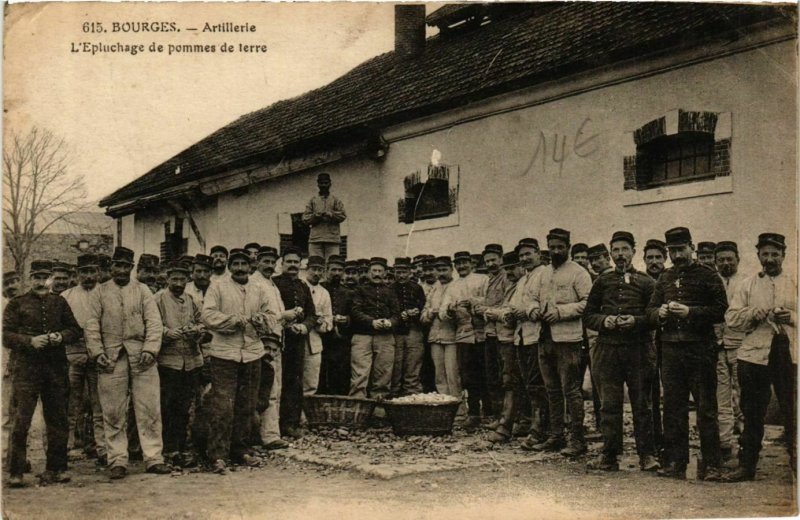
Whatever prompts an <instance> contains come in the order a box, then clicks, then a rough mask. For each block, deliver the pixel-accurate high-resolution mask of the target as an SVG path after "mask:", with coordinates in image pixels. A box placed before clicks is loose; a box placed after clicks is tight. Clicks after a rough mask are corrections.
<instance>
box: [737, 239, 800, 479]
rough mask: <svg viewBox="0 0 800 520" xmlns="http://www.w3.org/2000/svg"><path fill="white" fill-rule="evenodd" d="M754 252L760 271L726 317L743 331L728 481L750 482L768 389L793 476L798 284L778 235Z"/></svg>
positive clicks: (783, 241)
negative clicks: (738, 411)
mask: <svg viewBox="0 0 800 520" xmlns="http://www.w3.org/2000/svg"><path fill="white" fill-rule="evenodd" d="M756 247H757V249H758V260H759V262H760V263H761V268H762V270H761V272H759V273H758V274H757V275H754V276H751V277H749V278H747V279H745V280H744V281H742V283H741V285H740V286H739V288H738V290H737V291H736V293H735V294H734V297H733V301H732V302H731V306H730V308H729V309H728V311H727V312H726V314H725V321H726V323H727V325H728V326H730V327H731V328H735V329H739V330H744V331H746V332H745V336H744V338H743V339H742V344H741V346H740V347H739V350H738V372H739V385H741V388H740V389H741V393H742V395H741V404H742V412H743V413H744V431H743V432H742V436H741V437H740V438H739V443H740V446H741V451H740V453H739V467H738V468H737V469H736V471H735V472H733V473H731V474H730V475H727V480H730V481H741V480H754V479H755V475H756V466H757V464H758V456H759V453H760V451H761V441H762V439H763V437H764V418H765V416H766V413H767V406H768V405H769V401H770V394H771V392H770V385H772V387H773V388H774V389H775V395H776V397H777V398H778V403H779V404H780V408H781V413H782V415H783V425H784V435H785V437H786V439H787V442H788V449H789V465H790V467H791V468H792V472H793V473H794V474H795V475H796V473H797V436H796V431H797V328H796V327H797V299H796V298H797V282H796V281H795V280H794V279H793V278H792V277H791V276H790V275H789V274H787V273H785V272H784V270H783V261H784V259H785V258H786V256H785V255H786V238H785V237H784V236H783V235H780V234H778V233H762V234H760V235H759V236H758V244H757V246H756Z"/></svg>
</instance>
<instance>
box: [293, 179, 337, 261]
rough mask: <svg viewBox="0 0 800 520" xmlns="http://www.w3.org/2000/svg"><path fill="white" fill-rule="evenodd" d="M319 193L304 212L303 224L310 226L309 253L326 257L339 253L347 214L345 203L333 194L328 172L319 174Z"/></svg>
mask: <svg viewBox="0 0 800 520" xmlns="http://www.w3.org/2000/svg"><path fill="white" fill-rule="evenodd" d="M317 187H318V188H319V194H317V195H314V196H313V197H311V200H309V201H308V203H307V204H306V209H305V211H304V212H303V224H305V225H307V226H310V227H311V231H310V232H309V235H308V254H309V255H311V256H320V257H322V258H323V259H326V260H327V258H328V257H329V256H331V255H335V254H338V253H339V243H340V242H341V233H340V229H339V228H340V224H341V223H342V222H344V221H345V219H346V218H347V214H346V213H345V211H344V204H343V203H342V201H341V200H339V199H338V198H337V197H336V196H334V195H331V176H330V175H329V174H327V173H320V174H319V175H317Z"/></svg>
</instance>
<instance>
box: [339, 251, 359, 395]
mask: <svg viewBox="0 0 800 520" xmlns="http://www.w3.org/2000/svg"><path fill="white" fill-rule="evenodd" d="M358 269H359V265H358V260H347V261H346V262H345V263H344V275H343V276H342V284H344V286H345V287H347V288H348V289H350V290H351V291H354V290H355V289H356V287H358V275H359V273H358ZM349 384H350V383H349V382H348V385H349Z"/></svg>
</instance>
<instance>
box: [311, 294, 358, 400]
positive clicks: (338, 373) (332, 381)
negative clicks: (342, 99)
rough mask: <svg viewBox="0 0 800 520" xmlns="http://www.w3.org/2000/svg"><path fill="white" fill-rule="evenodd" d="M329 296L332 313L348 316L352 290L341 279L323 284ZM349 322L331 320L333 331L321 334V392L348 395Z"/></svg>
mask: <svg viewBox="0 0 800 520" xmlns="http://www.w3.org/2000/svg"><path fill="white" fill-rule="evenodd" d="M322 286H323V287H325V289H327V291H328V293H329V294H330V295H331V307H332V308H333V315H334V316H336V315H337V314H338V315H340V316H348V317H349V316H350V306H351V305H352V301H353V290H352V289H350V288H349V287H347V286H346V285H344V284H343V283H341V282H336V283H331V282H323V284H322ZM351 336H352V334H351V332H350V323H349V322H348V323H341V324H338V323H334V327H333V330H332V331H330V332H326V333H325V334H323V336H322V344H323V349H322V366H321V367H320V375H319V390H318V393H320V394H329V395H347V394H348V393H349V392H350V339H351Z"/></svg>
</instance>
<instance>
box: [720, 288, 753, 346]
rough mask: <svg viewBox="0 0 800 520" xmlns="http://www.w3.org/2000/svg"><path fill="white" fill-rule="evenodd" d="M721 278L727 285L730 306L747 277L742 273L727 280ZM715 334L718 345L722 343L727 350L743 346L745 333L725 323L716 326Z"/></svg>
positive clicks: (726, 293) (726, 292)
mask: <svg viewBox="0 0 800 520" xmlns="http://www.w3.org/2000/svg"><path fill="white" fill-rule="evenodd" d="M720 278H722V283H723V285H725V296H727V297H728V304H729V305H730V303H731V302H732V301H733V297H734V296H735V295H736V291H737V289H738V288H739V286H740V285H741V284H742V282H743V281H744V279H745V276H744V275H742V274H741V273H736V274H735V275H733V276H731V277H730V278H725V277H724V276H721V275H720ZM714 334H716V336H717V343H720V344H721V345H723V346H724V347H725V348H738V347H739V346H741V344H742V339H743V338H744V332H743V331H740V330H736V329H734V328H732V327H729V326H728V325H727V324H726V323H725V321H723V322H722V323H717V324H716V325H714Z"/></svg>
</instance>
